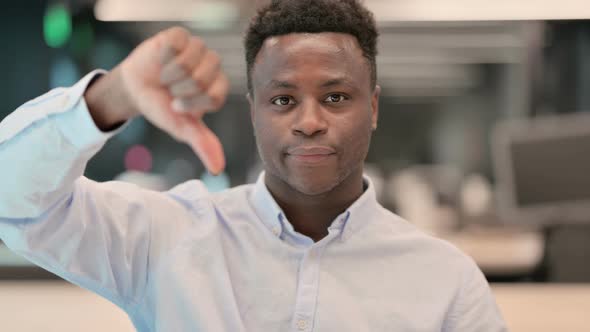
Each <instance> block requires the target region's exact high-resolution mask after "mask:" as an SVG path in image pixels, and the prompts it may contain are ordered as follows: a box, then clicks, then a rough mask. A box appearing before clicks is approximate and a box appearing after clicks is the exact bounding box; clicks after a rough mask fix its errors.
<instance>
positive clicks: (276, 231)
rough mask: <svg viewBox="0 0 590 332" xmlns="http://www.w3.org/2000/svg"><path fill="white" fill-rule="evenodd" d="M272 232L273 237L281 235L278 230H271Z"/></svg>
mask: <svg viewBox="0 0 590 332" xmlns="http://www.w3.org/2000/svg"><path fill="white" fill-rule="evenodd" d="M272 232H273V234H274V235H276V236H279V234H281V230H280V229H279V228H273V229H272Z"/></svg>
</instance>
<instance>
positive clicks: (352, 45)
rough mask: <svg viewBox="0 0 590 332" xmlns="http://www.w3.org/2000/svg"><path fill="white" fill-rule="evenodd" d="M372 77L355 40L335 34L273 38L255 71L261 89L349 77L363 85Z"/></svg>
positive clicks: (256, 81) (261, 55)
mask: <svg viewBox="0 0 590 332" xmlns="http://www.w3.org/2000/svg"><path fill="white" fill-rule="evenodd" d="M369 76H370V75H369V66H368V63H367V60H366V59H365V57H364V56H363V53H362V50H361V48H360V46H359V44H358V42H357V40H356V38H355V37H354V36H352V35H349V34H344V33H333V32H322V33H293V34H288V35H283V36H275V37H270V38H268V39H266V40H265V42H264V44H263V46H262V48H261V49H260V52H258V55H257V56H256V60H255V62H254V67H253V69H252V80H253V83H254V86H258V87H262V86H264V85H265V84H267V83H268V82H270V81H273V80H274V81H276V80H279V81H317V80H323V79H331V78H332V77H346V78H348V79H350V80H351V81H354V82H359V84H360V83H362V82H364V80H365V79H366V80H368V79H369ZM318 83H319V82H318Z"/></svg>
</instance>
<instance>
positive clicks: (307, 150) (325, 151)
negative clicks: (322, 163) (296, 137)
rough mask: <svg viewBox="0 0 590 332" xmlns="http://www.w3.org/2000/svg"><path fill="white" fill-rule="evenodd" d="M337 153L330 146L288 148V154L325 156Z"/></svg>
mask: <svg viewBox="0 0 590 332" xmlns="http://www.w3.org/2000/svg"><path fill="white" fill-rule="evenodd" d="M334 153H336V150H334V149H333V148H331V147H328V146H298V147H294V148H291V149H288V150H287V154H290V155H293V156H325V155H331V154H334Z"/></svg>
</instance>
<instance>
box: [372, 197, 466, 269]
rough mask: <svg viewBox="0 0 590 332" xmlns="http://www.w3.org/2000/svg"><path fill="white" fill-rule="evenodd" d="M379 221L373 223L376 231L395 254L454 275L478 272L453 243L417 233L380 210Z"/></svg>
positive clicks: (402, 221) (397, 218) (399, 218)
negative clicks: (444, 269) (401, 254)
mask: <svg viewBox="0 0 590 332" xmlns="http://www.w3.org/2000/svg"><path fill="white" fill-rule="evenodd" d="M378 215H379V218H378V220H377V222H376V223H373V225H374V226H373V227H375V228H376V229H375V231H381V232H382V234H383V235H382V240H383V241H386V242H389V243H390V244H391V246H393V247H395V248H396V250H401V251H403V252H408V253H411V254H412V256H413V257H414V258H415V259H417V260H422V261H425V262H431V263H432V264H433V265H435V266H438V265H442V266H441V267H443V266H444V267H445V268H449V269H453V270H455V271H465V270H469V271H472V270H473V269H474V268H475V269H477V265H476V263H475V261H474V260H473V259H472V258H471V257H470V256H468V255H467V254H465V253H464V252H463V251H461V250H460V249H459V248H457V247H456V246H455V245H453V244H452V243H450V242H448V241H445V240H443V239H440V238H437V237H435V236H433V235H430V234H428V233H426V232H425V231H423V230H421V229H419V228H418V227H417V226H415V225H414V224H412V223H411V222H409V221H407V220H405V219H404V218H402V217H400V216H398V215H396V214H394V213H392V212H391V211H389V210H386V209H385V208H383V207H380V211H379V213H378Z"/></svg>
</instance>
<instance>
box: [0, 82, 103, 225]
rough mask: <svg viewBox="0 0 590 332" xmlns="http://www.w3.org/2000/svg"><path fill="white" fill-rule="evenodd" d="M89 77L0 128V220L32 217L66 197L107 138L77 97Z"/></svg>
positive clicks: (24, 110)
mask: <svg viewBox="0 0 590 332" xmlns="http://www.w3.org/2000/svg"><path fill="white" fill-rule="evenodd" d="M91 78H92V77H90V76H88V77H86V78H85V79H83V80H82V81H80V82H79V83H78V84H76V85H75V86H74V87H72V88H68V89H61V90H59V91H52V92H49V93H47V94H46V95H44V96H41V97H39V98H37V99H35V100H33V101H31V102H29V103H27V104H25V105H23V106H21V107H20V108H19V109H17V110H16V111H15V112H13V113H12V114H10V115H9V116H8V117H7V118H6V119H4V120H3V121H2V122H1V123H0V184H1V185H0V218H16V219H19V218H34V217H37V216H39V215H41V214H42V213H43V212H44V211H46V210H47V209H48V208H49V207H50V206H52V205H53V204H55V203H56V202H57V201H58V200H60V199H63V198H64V197H66V196H67V195H68V193H69V192H70V191H71V188H72V186H73V182H74V181H75V180H76V179H77V178H78V177H80V176H81V175H82V174H83V173H84V169H85V167H86V163H87V162H88V160H89V159H90V158H91V157H92V156H93V155H94V154H95V153H96V152H98V151H99V150H100V148H101V147H102V146H103V145H104V143H105V142H106V140H107V139H108V137H110V135H112V133H111V134H105V133H102V132H101V131H100V130H99V129H98V128H96V126H95V125H94V123H93V121H92V119H91V117H90V115H89V114H88V110H87V107H86V104H85V102H84V99H83V98H82V95H83V93H84V91H85V90H86V86H87V84H88V81H89V80H90V79H91Z"/></svg>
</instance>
